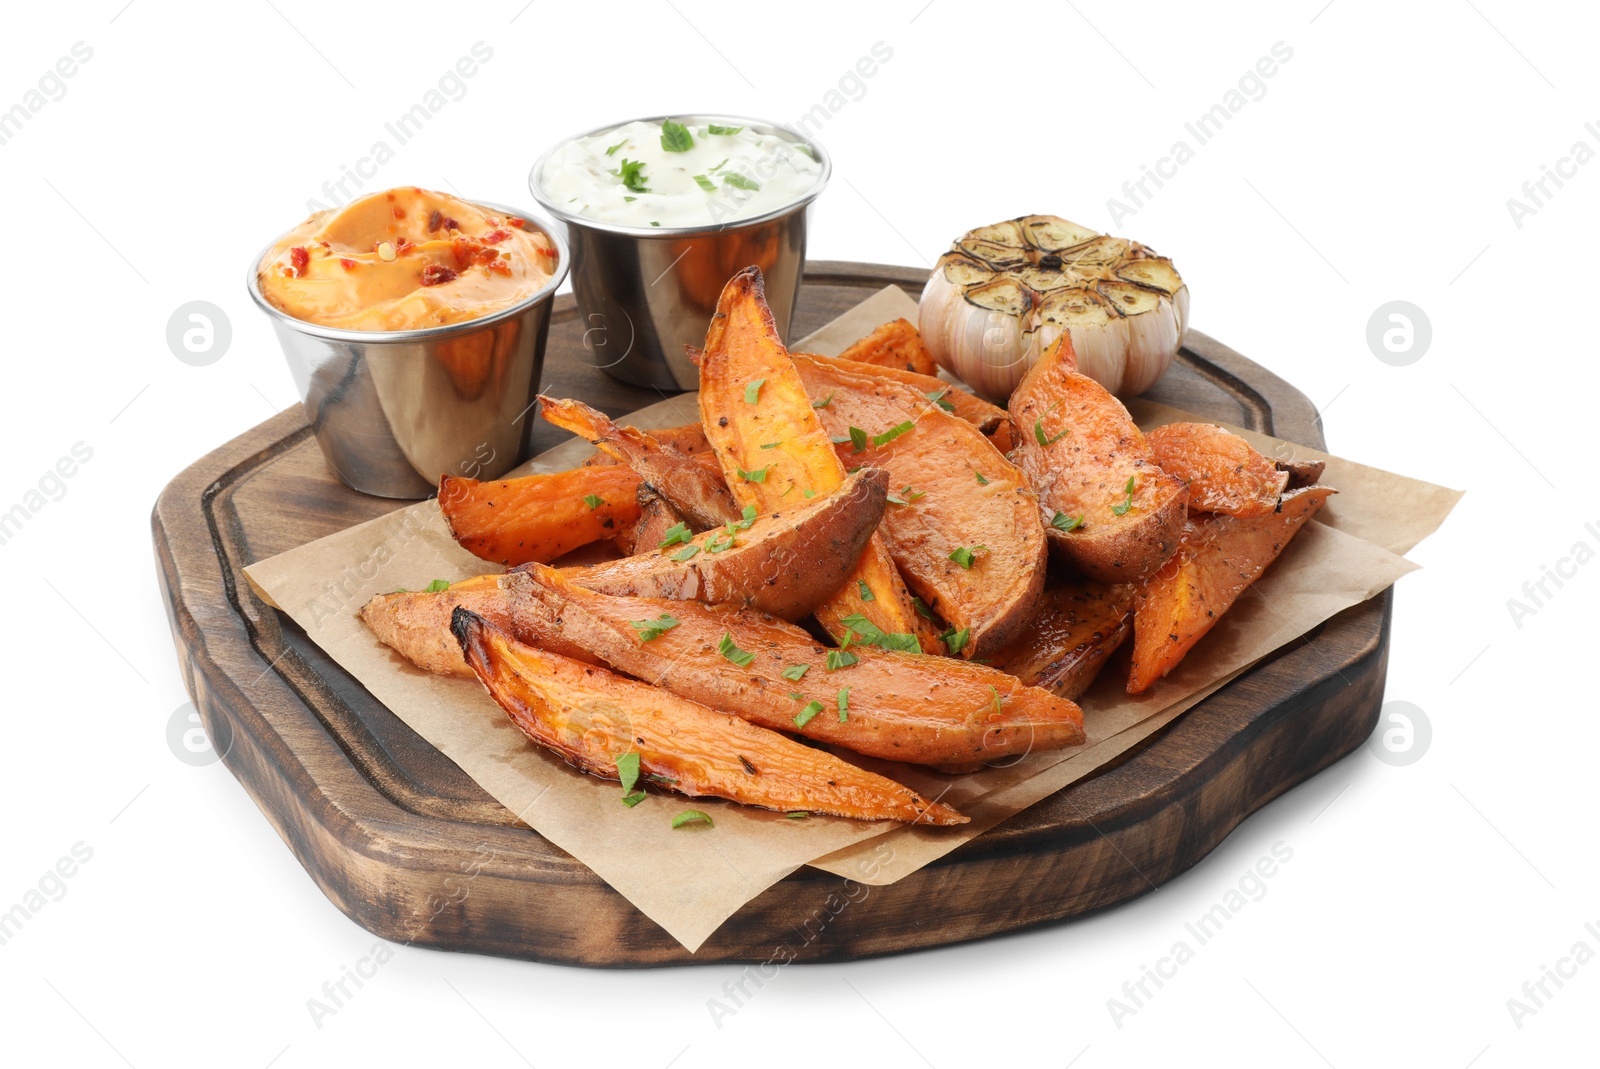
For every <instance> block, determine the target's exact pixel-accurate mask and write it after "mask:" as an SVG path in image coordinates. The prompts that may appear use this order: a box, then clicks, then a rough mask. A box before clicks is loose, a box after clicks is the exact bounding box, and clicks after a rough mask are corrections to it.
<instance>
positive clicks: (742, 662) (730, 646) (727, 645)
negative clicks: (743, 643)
mask: <svg viewBox="0 0 1600 1069" xmlns="http://www.w3.org/2000/svg"><path fill="white" fill-rule="evenodd" d="M717 649H718V650H720V651H721V652H722V655H723V656H724V657H726V658H727V659H728V660H730V661H732V662H733V663H734V664H736V665H738V666H739V667H740V668H749V667H750V662H751V661H754V660H755V659H756V655H755V654H753V653H749V652H746V651H745V650H741V649H740V648H739V647H738V646H737V645H735V644H734V641H733V636H732V635H731V634H729V633H728V632H726V631H724V632H723V633H722V641H721V642H719V643H718V644H717Z"/></svg>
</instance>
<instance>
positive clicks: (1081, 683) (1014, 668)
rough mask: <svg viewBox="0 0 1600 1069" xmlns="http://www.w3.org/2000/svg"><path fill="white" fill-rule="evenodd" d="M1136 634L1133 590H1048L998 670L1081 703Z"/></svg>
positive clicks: (1084, 583)
mask: <svg viewBox="0 0 1600 1069" xmlns="http://www.w3.org/2000/svg"><path fill="white" fill-rule="evenodd" d="M1132 633H1133V587H1132V586H1131V585H1130V584H1127V583H1119V584H1117V585H1116V586H1107V585H1106V584H1105V583H1100V582H1096V581H1095V580H1093V579H1072V580H1067V581H1064V582H1060V583H1054V584H1051V585H1050V586H1048V587H1046V588H1045V591H1044V594H1043V595H1042V596H1041V597H1040V599H1039V611H1038V613H1037V614H1036V615H1035V616H1034V617H1033V619H1032V620H1030V621H1029V622H1028V626H1027V628H1026V629H1025V630H1024V631H1023V633H1022V635H1021V636H1019V637H1018V638H1017V640H1016V641H1014V642H1013V643H1011V645H1009V646H1007V647H1006V648H1005V649H1003V650H1001V651H1000V652H999V653H997V654H995V658H994V666H995V667H996V668H998V669H1000V670H1001V671H1002V672H1009V673H1010V674H1012V675H1014V676H1016V677H1017V678H1018V679H1020V680H1022V682H1024V683H1027V684H1029V685H1030V686H1035V687H1043V688H1045V689H1046V690H1048V691H1050V692H1051V693H1053V694H1058V695H1060V696H1061V697H1063V698H1067V699H1069V700H1071V701H1077V700H1078V699H1079V698H1080V697H1082V696H1083V692H1084V691H1086V690H1088V689H1089V684H1091V683H1093V682H1094V681H1095V677H1096V676H1098V675H1099V674H1100V669H1102V668H1104V667H1105V664H1106V661H1107V660H1108V659H1109V658H1110V657H1111V655H1112V654H1113V653H1115V652H1116V651H1117V647H1119V646H1121V645H1122V643H1123V641H1124V640H1125V639H1127V637H1128V636H1129V635H1130V634H1132Z"/></svg>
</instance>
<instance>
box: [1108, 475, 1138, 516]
mask: <svg viewBox="0 0 1600 1069" xmlns="http://www.w3.org/2000/svg"><path fill="white" fill-rule="evenodd" d="M1122 492H1123V494H1125V495H1126V497H1125V498H1124V499H1123V501H1122V502H1121V503H1120V504H1117V505H1112V506H1111V515H1113V516H1125V515H1127V513H1128V510H1129V509H1131V508H1133V476H1132V475H1130V476H1128V485H1126V486H1124V487H1123V488H1122Z"/></svg>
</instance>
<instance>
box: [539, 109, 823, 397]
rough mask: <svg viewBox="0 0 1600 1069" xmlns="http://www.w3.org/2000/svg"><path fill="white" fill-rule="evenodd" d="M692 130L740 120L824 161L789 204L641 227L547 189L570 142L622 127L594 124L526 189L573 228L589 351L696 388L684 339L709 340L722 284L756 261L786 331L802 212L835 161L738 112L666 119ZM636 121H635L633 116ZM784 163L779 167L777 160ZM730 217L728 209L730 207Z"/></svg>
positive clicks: (629, 369) (789, 131) (659, 380)
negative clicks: (576, 209) (572, 207)
mask: <svg viewBox="0 0 1600 1069" xmlns="http://www.w3.org/2000/svg"><path fill="white" fill-rule="evenodd" d="M668 118H670V119H673V120H675V121H677V122H681V123H683V124H684V125H686V126H703V125H706V124H710V123H716V124H719V125H728V126H743V127H746V128H747V129H750V130H753V131H755V132H756V133H759V134H771V135H774V136H777V137H779V138H782V139H784V140H785V141H787V142H789V143H790V144H792V145H796V146H800V147H801V148H803V149H804V150H805V151H807V152H809V153H810V154H811V156H812V158H813V159H815V160H816V161H817V163H818V164H819V165H820V166H821V172H820V173H819V174H818V175H817V180H816V183H815V184H814V185H813V186H812V187H811V188H810V189H809V190H807V191H806V193H805V194H804V195H803V196H802V197H801V198H800V199H799V200H796V201H794V202H793V203H791V204H786V205H784V206H783V207H781V208H777V209H774V210H773V211H770V212H766V213H765V214H762V215H755V216H750V217H749V218H742V217H734V218H728V219H727V221H726V222H718V221H717V220H716V219H715V218H713V215H712V212H711V210H710V208H709V206H708V210H707V215H706V221H705V223H704V225H700V226H684V227H667V226H662V227H640V226H629V225H626V224H622V223H608V222H604V221H602V220H598V219H588V218H585V217H583V216H579V215H573V214H570V213H569V212H567V211H564V210H563V206H562V205H561V204H557V203H554V202H553V201H552V199H551V198H550V196H549V195H548V194H547V193H546V192H545V190H544V187H543V178H544V169H545V164H546V163H548V162H549V160H550V157H551V155H552V154H553V153H554V152H555V151H556V149H558V148H560V147H561V146H562V145H565V144H567V143H568V142H571V141H575V140H577V139H578V138H580V137H590V136H593V135H594V134H599V133H604V132H606V131H608V130H613V129H616V128H617V127H618V126H621V125H623V124H622V123H611V124H609V125H606V126H601V127H597V128H595V129H594V130H590V131H588V132H587V133H582V134H577V135H575V136H573V137H569V138H566V139H565V140H563V141H561V142H558V143H557V144H556V145H555V146H553V147H552V148H551V149H550V150H549V151H547V152H546V153H545V154H544V155H543V156H540V157H539V162H537V163H535V164H534V165H533V170H532V171H531V172H530V173H529V175H528V188H529V189H530V190H531V191H532V193H533V198H534V199H535V200H537V201H538V202H539V205H540V207H542V208H544V210H545V211H546V212H548V213H550V214H551V215H553V216H555V217H556V218H557V219H559V220H561V222H563V223H564V224H566V227H567V239H568V241H569V242H570V243H571V245H572V257H573V265H572V291H573V294H574V296H576V298H577V301H578V311H579V313H580V315H581V316H582V321H583V324H584V333H583V347H584V351H585V352H586V353H587V354H588V356H589V359H590V360H592V361H593V363H594V365H595V366H596V367H599V368H602V369H603V370H605V371H606V373H607V374H609V375H611V376H612V377H613V378H617V379H621V380H622V381H623V382H630V383H633V384H634V385H637V386H654V387H657V388H658V389H663V390H693V389H696V388H697V387H698V386H699V384H700V372H699V369H698V368H696V367H695V366H694V365H693V364H691V363H690V362H689V358H688V357H687V356H685V355H684V352H683V347H684V346H685V345H693V346H697V347H698V346H700V345H704V344H705V339H706V327H707V325H708V324H709V323H710V321H711V316H712V314H713V313H715V312H716V310H717V299H718V298H719V297H720V296H721V295H722V287H723V286H724V285H726V284H727V281H728V279H729V278H731V277H733V275H734V274H735V273H736V272H738V271H739V270H741V269H743V268H745V267H749V266H750V265H752V264H754V265H755V266H757V267H759V268H761V273H762V274H763V275H764V276H765V277H766V294H767V303H768V305H770V306H771V308H772V316H773V319H774V320H775V321H776V323H777V327H778V333H779V335H780V336H782V337H784V338H787V337H788V336H789V317H790V314H791V313H792V312H793V311H794V302H795V298H796V297H797V296H798V295H799V293H800V275H801V271H802V269H803V268H804V266H805V256H806V210H807V209H808V208H809V207H810V206H811V202H812V201H814V200H815V199H816V198H817V195H818V194H820V193H821V192H822V190H823V188H824V187H825V186H827V184H828V176H829V174H830V173H831V171H832V169H833V164H832V162H831V161H830V160H829V158H828V154H827V152H825V151H824V150H823V148H822V146H821V145H819V144H817V143H816V142H815V141H812V140H811V139H809V138H807V137H806V136H805V135H803V134H801V133H800V132H799V131H797V130H795V129H793V128H791V127H788V126H783V125H780V124H778V123H771V122H765V121H762V120H760V119H749V118H745V117H743V116H738V115H670V116H666V115H662V116H655V117H654V118H649V119H643V120H638V121H642V122H661V121H663V120H664V119H668ZM629 121H633V120H629ZM778 165H779V166H782V163H781V161H778ZM729 214H730V215H731V214H732V213H731V212H730V213H729Z"/></svg>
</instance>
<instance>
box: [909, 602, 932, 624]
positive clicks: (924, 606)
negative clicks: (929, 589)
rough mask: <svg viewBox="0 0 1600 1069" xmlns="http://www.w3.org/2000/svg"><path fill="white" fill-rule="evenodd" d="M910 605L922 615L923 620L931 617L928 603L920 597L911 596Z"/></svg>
mask: <svg viewBox="0 0 1600 1069" xmlns="http://www.w3.org/2000/svg"><path fill="white" fill-rule="evenodd" d="M911 607H912V608H913V609H916V610H917V615H918V616H920V617H922V618H923V619H924V620H931V619H933V610H932V609H930V608H928V603H927V602H926V601H923V600H922V599H921V598H919V597H913V598H912V599H911Z"/></svg>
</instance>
